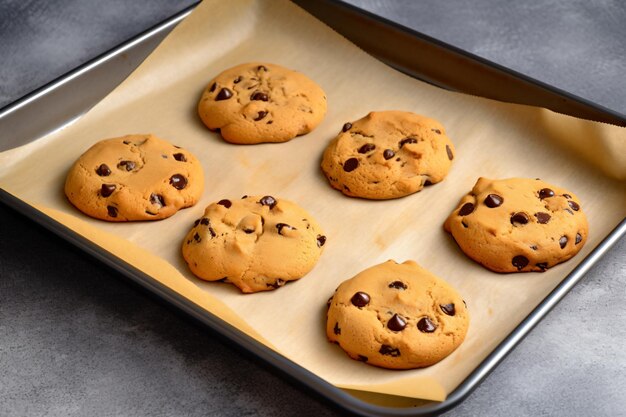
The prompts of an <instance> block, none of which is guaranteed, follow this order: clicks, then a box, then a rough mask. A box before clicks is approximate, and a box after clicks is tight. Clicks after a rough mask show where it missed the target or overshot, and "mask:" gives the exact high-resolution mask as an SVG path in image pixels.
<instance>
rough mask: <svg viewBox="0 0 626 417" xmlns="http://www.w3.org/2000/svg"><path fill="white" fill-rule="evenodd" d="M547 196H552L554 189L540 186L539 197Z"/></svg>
mask: <svg viewBox="0 0 626 417" xmlns="http://www.w3.org/2000/svg"><path fill="white" fill-rule="evenodd" d="M548 197H554V191H552V190H551V189H549V188H542V189H541V190H539V198H541V199H542V200H543V199H544V198H548Z"/></svg>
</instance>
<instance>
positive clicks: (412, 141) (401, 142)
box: [398, 138, 417, 149]
mask: <svg viewBox="0 0 626 417" xmlns="http://www.w3.org/2000/svg"><path fill="white" fill-rule="evenodd" d="M408 143H417V139H415V138H404V139H402V140H401V141H400V142H398V146H399V147H400V149H402V147H403V146H404V145H406V144H408Z"/></svg>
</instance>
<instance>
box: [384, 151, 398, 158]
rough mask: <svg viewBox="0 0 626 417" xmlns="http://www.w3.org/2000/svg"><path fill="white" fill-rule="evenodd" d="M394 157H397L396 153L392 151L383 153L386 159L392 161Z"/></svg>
mask: <svg viewBox="0 0 626 417" xmlns="http://www.w3.org/2000/svg"><path fill="white" fill-rule="evenodd" d="M394 156H396V153H395V152H394V151H393V150H391V149H385V151H384V152H383V158H385V159H391V158H393V157H394Z"/></svg>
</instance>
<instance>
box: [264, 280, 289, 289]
mask: <svg viewBox="0 0 626 417" xmlns="http://www.w3.org/2000/svg"><path fill="white" fill-rule="evenodd" d="M283 285H285V280H284V279H280V278H278V279H277V280H276V281H274V282H272V283H271V284H267V286H268V287H271V288H279V287H282V286H283Z"/></svg>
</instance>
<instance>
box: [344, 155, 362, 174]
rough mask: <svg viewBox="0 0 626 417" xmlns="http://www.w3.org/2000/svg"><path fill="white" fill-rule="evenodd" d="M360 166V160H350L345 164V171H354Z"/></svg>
mask: <svg viewBox="0 0 626 417" xmlns="http://www.w3.org/2000/svg"><path fill="white" fill-rule="evenodd" d="M358 166H359V160H358V159H356V158H350V159H348V160H347V161H346V162H344V163H343V170H344V171H346V172H351V171H354V170H355V169H356V168H357V167H358Z"/></svg>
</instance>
